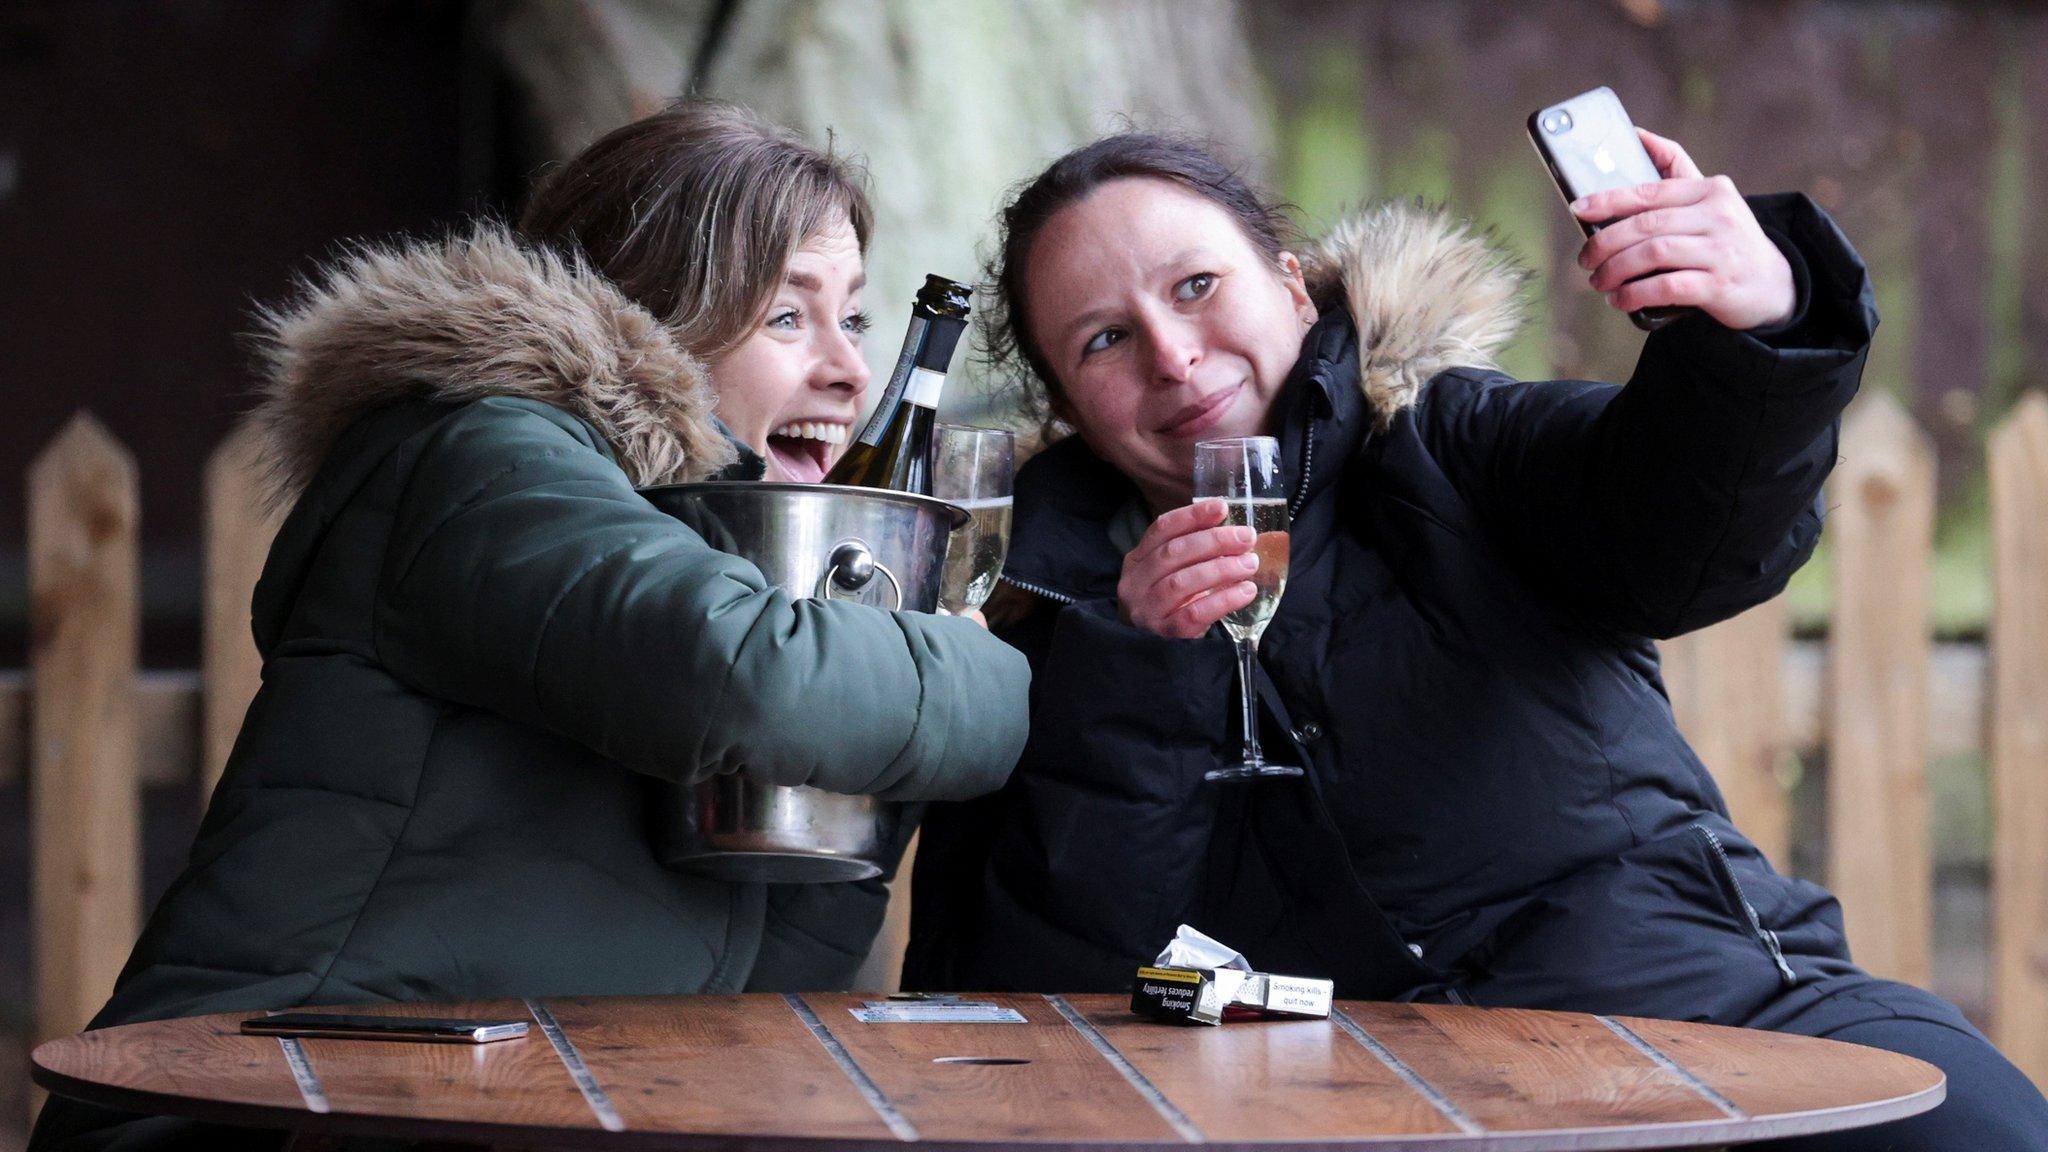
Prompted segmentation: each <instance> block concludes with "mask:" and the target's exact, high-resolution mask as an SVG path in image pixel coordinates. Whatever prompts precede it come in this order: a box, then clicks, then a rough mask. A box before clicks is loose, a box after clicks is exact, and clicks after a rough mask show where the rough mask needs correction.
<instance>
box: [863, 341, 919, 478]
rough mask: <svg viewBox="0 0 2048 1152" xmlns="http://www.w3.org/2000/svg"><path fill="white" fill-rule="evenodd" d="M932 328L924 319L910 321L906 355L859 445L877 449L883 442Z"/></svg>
mask: <svg viewBox="0 0 2048 1152" xmlns="http://www.w3.org/2000/svg"><path fill="white" fill-rule="evenodd" d="M930 326H931V322H930V321H928V320H926V319H925V318H924V317H922V316H915V315H914V316H912V317H911V318H910V328H909V329H908V330H907V331H905V332H904V334H903V351H901V352H899V353H897V355H896V367H895V368H893V369H891V370H890V372H889V383H888V385H887V386H885V387H884V388H883V389H882V398H881V399H880V400H877V401H876V402H875V406H874V408H873V410H872V411H871V412H870V413H869V415H868V422H867V423H866V424H865V425H862V427H861V430H860V435H859V436H858V437H856V438H855V441H854V442H855V443H857V444H865V445H867V446H868V447H870V448H873V447H874V446H875V445H877V444H880V443H881V442H882V433H884V432H886V431H888V430H889V414H890V413H891V412H894V411H895V410H896V403H897V401H898V400H900V399H901V398H902V396H903V392H904V390H905V386H906V384H907V383H908V382H909V379H910V373H911V372H912V371H913V370H914V369H915V367H916V365H917V353H918V350H919V349H920V348H923V347H924V334H925V329H926V328H928V327H930Z"/></svg>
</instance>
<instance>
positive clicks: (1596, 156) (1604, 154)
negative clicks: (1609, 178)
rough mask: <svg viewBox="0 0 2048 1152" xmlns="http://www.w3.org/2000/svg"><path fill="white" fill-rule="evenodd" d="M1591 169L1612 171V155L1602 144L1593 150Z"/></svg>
mask: <svg viewBox="0 0 2048 1152" xmlns="http://www.w3.org/2000/svg"><path fill="white" fill-rule="evenodd" d="M1593 167H1595V168H1598V169H1599V170H1601V171H1602V172H1613V171H1614V153H1612V152H1609V151H1608V150H1607V145H1605V144H1602V145H1601V146H1600V147H1598V148H1595V149H1593Z"/></svg>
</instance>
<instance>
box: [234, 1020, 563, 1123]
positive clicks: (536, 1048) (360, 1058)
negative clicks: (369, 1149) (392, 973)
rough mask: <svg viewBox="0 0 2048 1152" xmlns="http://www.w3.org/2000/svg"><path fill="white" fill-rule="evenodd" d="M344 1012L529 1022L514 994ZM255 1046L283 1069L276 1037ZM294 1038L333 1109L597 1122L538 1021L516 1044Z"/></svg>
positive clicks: (483, 1119)
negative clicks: (262, 1046)
mask: <svg viewBox="0 0 2048 1152" xmlns="http://www.w3.org/2000/svg"><path fill="white" fill-rule="evenodd" d="M347 1011H350V1012H362V1013H374V1014H376V1015H379V1016H459V1017H472V1018H492V1019H506V1020H530V1019H532V1018H531V1017H530V1016H528V1015H527V1011H526V1005H525V1004H523V1003H521V1002H520V1001H518V1000H487V1001H474V1002H470V1003H464V1004H439V1005H429V1004H378V1005H374V1006H367V1007H362V1008H349V1009H347ZM249 1039H257V1038H255V1037H250V1038H249ZM264 1043H265V1044H266V1045H267V1046H268V1048H269V1049H270V1051H271V1052H272V1054H273V1056H274V1058H275V1059H277V1061H278V1063H279V1067H283V1054H282V1053H281V1052H279V1051H278V1047H277V1041H275V1040H266V1041H264ZM299 1043H300V1044H301V1045H302V1046H303V1047H304V1048H305V1051H306V1057H307V1059H308V1060H310V1061H311V1062H312V1065H313V1073H314V1075H316V1076H318V1077H319V1078H320V1085H321V1087H323V1088H325V1089H326V1091H327V1100H328V1103H329V1105H330V1106H331V1107H332V1109H333V1111H334V1112H337V1113H351V1114H355V1115H361V1116H401V1117H411V1118H426V1117H433V1118H436V1119H446V1120H453V1121H458V1122H470V1123H479V1124H510V1125H513V1126H534V1127H543V1128H589V1127H595V1126H596V1123H597V1121H596V1118H595V1117H594V1116H593V1115H592V1114H591V1111H590V1105H589V1104H588V1103H586V1102H585V1101H584V1099H583V1094H582V1093H581V1092H579V1091H577V1089H576V1084H575V1082H574V1081H572V1080H570V1079H569V1074H568V1072H567V1071H566V1070H564V1069H563V1067H562V1062H561V1061H560V1060H559V1059H558V1058H557V1057H556V1056H555V1050H554V1049H553V1048H552V1047H550V1046H549V1044H548V1042H547V1040H546V1039H544V1038H543V1037H542V1036H541V1034H540V1029H539V1028H538V1027H531V1028H529V1029H528V1030H527V1033H526V1035H525V1036H523V1037H521V1038H519V1039H517V1040H502V1041H499V1042H497V1043H493V1044H424V1043H407V1042H403V1041H391V1040H376V1041H366V1040H318V1039H306V1040H301V1041H300V1042H299Z"/></svg>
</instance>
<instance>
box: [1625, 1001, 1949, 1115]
mask: <svg viewBox="0 0 2048 1152" xmlns="http://www.w3.org/2000/svg"><path fill="white" fill-rule="evenodd" d="M1617 1019H1618V1020H1619V1021H1620V1022H1621V1023H1623V1024H1625V1025H1627V1026H1628V1028H1629V1030H1630V1031H1632V1032H1634V1033H1635V1034H1636V1035H1638V1036H1641V1037H1642V1038H1643V1039H1645V1040H1647V1041H1649V1042H1650V1043H1652V1044H1655V1045H1656V1046H1657V1048H1658V1050H1659V1051H1661V1052H1663V1053H1664V1054H1665V1055H1667V1056H1669V1057H1671V1059H1672V1060H1674V1061H1676V1062H1678V1063H1679V1064H1681V1065H1683V1066H1684V1067H1685V1069H1686V1071H1688V1072H1691V1073H1692V1074H1693V1075H1694V1076H1697V1077H1699V1078H1700V1079H1701V1080H1702V1081H1704V1082H1705V1083H1707V1084H1708V1085H1710V1086H1712V1087H1713V1089H1714V1090H1715V1091H1717V1092H1719V1093H1720V1094H1721V1095H1723V1096H1726V1097H1727V1098H1728V1099H1729V1100H1731V1101H1733V1102H1734V1104H1735V1105H1736V1107H1738V1108H1741V1109H1742V1110H1743V1111H1744V1112H1747V1113H1749V1114H1750V1115H1751V1116H1757V1117H1765V1116H1771V1115H1774V1114H1779V1113H1786V1112H1813V1111H1820V1110H1826V1109H1833V1108H1854V1107H1869V1106H1871V1105H1873V1104H1876V1103H1878V1102H1880V1101H1882V1100H1885V1099H1887V1098H1888V1097H1891V1098H1899V1099H1901V1100H1903V1099H1904V1098H1907V1097H1911V1096H1913V1095H1915V1094H1917V1093H1920V1092H1925V1091H1927V1090H1928V1089H1930V1088H1933V1087H1935V1086H1936V1085H1939V1084H1940V1083H1941V1073H1940V1072H1939V1071H1938V1070H1937V1069H1935V1068H1934V1066H1933V1065H1931V1064H1925V1063H1922V1062H1921V1061H1918V1060H1915V1059H1913V1058H1911V1057H1909V1056H1901V1055H1899V1054H1898V1053H1896V1052H1886V1051H1883V1050H1881V1049H1877V1048H1864V1047H1856V1048H1851V1049H1848V1052H1849V1053H1853V1054H1854V1055H1855V1057H1856V1059H1855V1060H1854V1061H1853V1062H1852V1061H1849V1060H1844V1059H1816V1058H1815V1057H1816V1053H1815V1051H1814V1048H1813V1041H1812V1039H1811V1038H1810V1037H1806V1036H1790V1035H1785V1034H1783V1033H1778V1032H1758V1031H1748V1030H1744V1031H1732V1030H1730V1029H1723V1028H1700V1027H1698V1026H1696V1025H1690V1024H1678V1023H1674V1022H1672V1021H1669V1020H1649V1019H1642V1018H1638V1017H1634V1016H1623V1017H1617ZM1831 1054H1832V1053H1831ZM1918 1110H1919V1109H1917V1108H1915V1109H1913V1111H1918ZM1906 1114H1910V1113H1906Z"/></svg>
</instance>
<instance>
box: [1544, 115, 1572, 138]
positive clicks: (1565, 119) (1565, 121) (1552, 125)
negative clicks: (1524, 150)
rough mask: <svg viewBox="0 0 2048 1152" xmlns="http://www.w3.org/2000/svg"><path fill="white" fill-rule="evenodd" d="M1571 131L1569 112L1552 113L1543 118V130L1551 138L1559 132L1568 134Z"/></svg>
mask: <svg viewBox="0 0 2048 1152" xmlns="http://www.w3.org/2000/svg"><path fill="white" fill-rule="evenodd" d="M1571 129H1572V114H1571V113H1569V112H1552V113H1550V114H1549V115H1547V116H1545V117H1544V118H1543V130H1544V131H1545V132H1548V133H1550V134H1551V135H1552V136H1555V135H1557V134H1558V133H1560V132H1569V131H1571Z"/></svg>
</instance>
